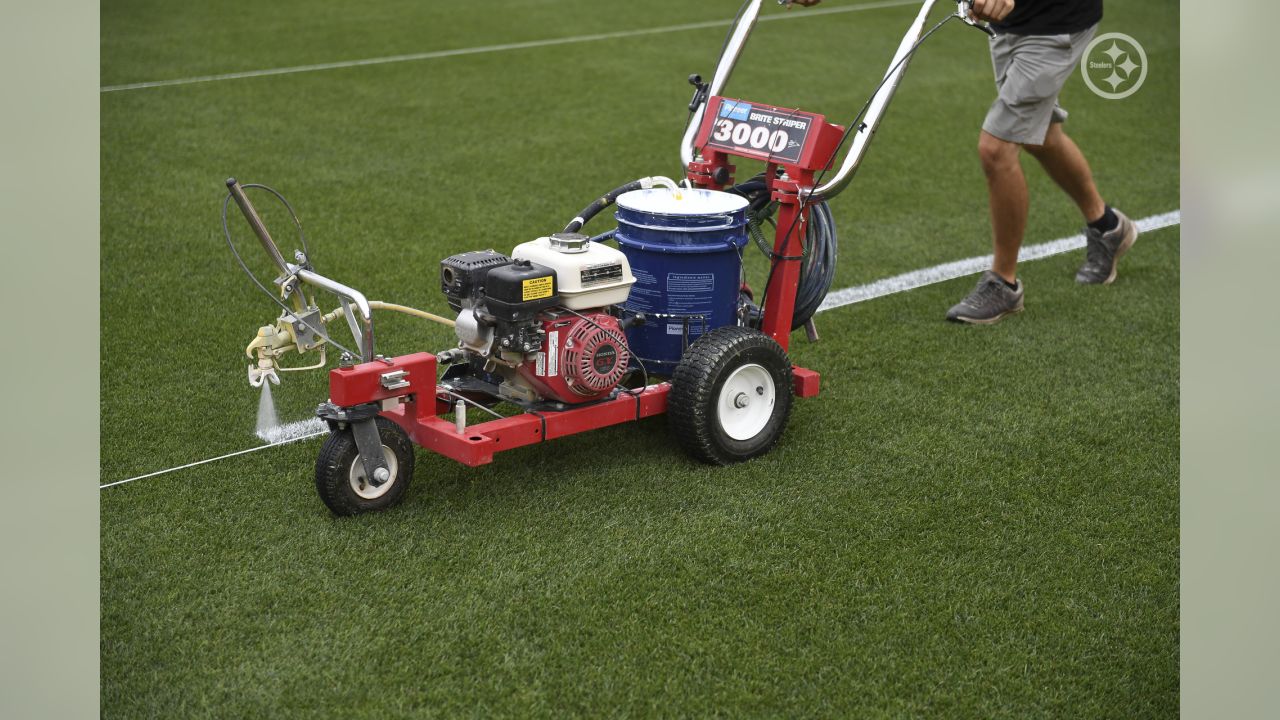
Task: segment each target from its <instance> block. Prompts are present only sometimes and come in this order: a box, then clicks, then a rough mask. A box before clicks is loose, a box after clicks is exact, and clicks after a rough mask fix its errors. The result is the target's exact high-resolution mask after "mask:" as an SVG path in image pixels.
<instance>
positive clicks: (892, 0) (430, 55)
mask: <svg viewBox="0 0 1280 720" xmlns="http://www.w3.org/2000/svg"><path fill="white" fill-rule="evenodd" d="M919 2H920V0H884V1H883V2H869V3H861V4H858V5H848V6H845V7H833V8H821V9H818V10H806V11H804V12H795V13H783V14H778V15H766V16H764V17H761V18H759V19H758V20H757V22H772V21H774V20H789V19H792V18H804V17H818V16H821V15H835V14H837V13H849V12H858V11H861V10H877V9H879V8H889V7H898V6H899V5H915V4H917V3H919ZM732 22H733V21H732V20H707V21H705V22H696V23H685V24H683V25H666V26H663V27H653V28H640V29H636V30H617V31H614V32H606V33H594V34H591V35H574V36H571V37H560V38H547V39H545V40H527V41H524V42H513V43H502V44H500V45H481V46H479V47H466V48H455V49H453V50H435V51H432V52H420V53H409V54H407V55H388V56H386V57H376V58H365V59H363V60H340V61H338V62H327V63H316V64H314V65H295V66H293V67H280V68H267V69H265V70H246V71H244V72H231V73H220V74H218V75H200V76H197V77H188V78H176V79H173V80H152V81H149V82H136V83H127V84H124V85H106V86H103V87H100V88H98V91H99V92H104V93H108V92H119V91H121V90H141V89H143V88H157V87H169V86H172V85H194V84H196V83H206V82H217V81H219V80H241V79H244V78H255V77H266V76H269V75H292V74H294V73H305V72H317V71H319V70H336V69H339V68H350V67H360V66H363V65H385V64H387V63H400V62H412V61H415V60H436V59H439V58H447V57H457V56H459V55H478V54H482V53H493V52H505V51H508V50H527V49H529V48H541V47H552V46H555V45H572V44H574V43H584V42H598V41H600V40H616V39H619V38H629V37H639V36H642V35H661V34H662V33H671V32H683V31H686V30H702V29H704V28H713V27H724V26H726V25H729V24H731V23H732Z"/></svg>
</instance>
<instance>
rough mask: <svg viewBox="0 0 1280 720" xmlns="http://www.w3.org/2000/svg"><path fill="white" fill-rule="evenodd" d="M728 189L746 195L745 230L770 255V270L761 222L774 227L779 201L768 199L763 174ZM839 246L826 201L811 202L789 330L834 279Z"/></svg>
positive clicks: (769, 241) (805, 318)
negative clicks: (798, 282)
mask: <svg viewBox="0 0 1280 720" xmlns="http://www.w3.org/2000/svg"><path fill="white" fill-rule="evenodd" d="M729 191H730V192H733V193H737V194H738V195H741V196H743V197H745V198H746V199H747V202H748V205H747V232H748V234H750V236H751V239H752V240H754V241H755V244H756V247H758V248H759V249H760V251H761V252H763V253H764V254H765V256H766V257H768V258H769V261H770V264H771V266H770V274H772V263H774V262H776V260H777V257H776V255H775V254H774V252H773V237H772V236H771V235H769V236H766V234H765V230H764V226H765V225H768V226H769V227H771V228H774V227H776V223H775V222H774V219H773V215H774V213H775V212H776V211H777V209H778V204H777V203H776V202H773V201H772V200H771V199H770V197H769V189H768V188H767V187H765V183H764V176H763V175H757V176H756V177H754V178H751V179H750V180H748V181H746V182H744V183H741V184H738V185H735V186H733V187H732V188H730V189H729ZM838 249H839V237H838V236H837V234H836V222H835V218H834V217H832V215H831V208H830V207H829V206H828V205H827V203H826V202H825V201H824V202H819V203H814V204H812V205H810V206H809V222H808V223H807V225H806V226H805V238H804V259H803V260H802V261H801V265H800V284H799V287H797V288H796V305H795V311H794V312H793V313H792V316H791V329H792V330H798V329H799V328H802V327H804V324H805V323H807V322H809V319H810V318H812V317H813V315H814V313H816V312H818V308H819V307H820V306H821V305H822V301H823V300H825V299H826V297H827V292H829V291H830V290H831V283H832V281H833V280H835V275H836V260H837V257H838ZM762 299H763V298H762Z"/></svg>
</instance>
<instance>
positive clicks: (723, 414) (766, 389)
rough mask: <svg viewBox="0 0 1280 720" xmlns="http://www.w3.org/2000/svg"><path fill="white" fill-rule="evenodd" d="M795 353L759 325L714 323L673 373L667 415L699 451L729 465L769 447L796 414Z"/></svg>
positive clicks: (693, 451) (690, 448)
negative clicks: (718, 325)
mask: <svg viewBox="0 0 1280 720" xmlns="http://www.w3.org/2000/svg"><path fill="white" fill-rule="evenodd" d="M791 400H792V389H791V359H790V358H788V357H787V353H786V351H785V350H783V349H782V346H780V345H778V343H777V342H775V341H774V340H773V338H771V337H769V336H768V335H765V334H764V333H762V332H760V331H759V330H753V329H751V328H745V327H737V326H729V327H721V328H716V329H715V330H712V331H711V332H709V333H707V334H706V335H703V336H702V337H700V338H698V340H697V341H696V342H694V343H693V345H691V346H690V347H689V349H688V350H686V351H685V353H684V356H683V357H682V358H681V359H680V364H679V365H677V366H676V371H675V374H674V375H672V378H671V395H670V397H669V398H668V401H667V402H668V406H667V415H668V416H669V424H670V427H671V429H672V431H673V432H674V433H675V437H676V441H677V442H678V443H679V444H680V446H681V447H683V448H684V450H685V451H686V452H688V453H689V454H690V455H692V456H693V457H695V458H697V459H698V460H701V461H702V462H705V463H709V464H712V465H729V464H732V463H738V462H743V461H744V460H750V459H752V458H755V457H759V456H761V455H764V454H765V453H767V452H769V450H771V449H772V448H773V446H774V445H775V444H777V442H778V439H779V438H780V437H782V432H783V430H785V429H786V426H787V418H788V417H789V416H790V415H791Z"/></svg>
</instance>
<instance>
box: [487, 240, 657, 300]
mask: <svg viewBox="0 0 1280 720" xmlns="http://www.w3.org/2000/svg"><path fill="white" fill-rule="evenodd" d="M511 257H513V258H515V259H516V260H528V261H530V262H534V263H537V264H538V265H544V266H546V267H549V268H551V269H553V270H555V272H556V290H557V292H558V293H559V296H560V304H561V305H563V306H564V307H567V308H569V309H570V310H586V309H589V308H600V307H604V306H606V305H618V304H621V303H624V302H626V301H627V295H628V293H629V292H630V291H631V286H632V284H634V283H635V281H636V279H635V276H633V275H632V274H631V262H630V261H629V260H628V259H627V256H626V255H624V254H623V253H622V252H621V251H620V250H616V249H614V248H611V247H609V246H608V245H603V244H601V243H593V242H591V241H590V239H589V238H588V237H587V236H586V235H582V234H579V233H556V234H555V235H551V236H549V237H540V238H538V239H537V240H531V241H530V242H527V243H522V244H520V245H517V246H516V248H515V250H513V251H512V252H511Z"/></svg>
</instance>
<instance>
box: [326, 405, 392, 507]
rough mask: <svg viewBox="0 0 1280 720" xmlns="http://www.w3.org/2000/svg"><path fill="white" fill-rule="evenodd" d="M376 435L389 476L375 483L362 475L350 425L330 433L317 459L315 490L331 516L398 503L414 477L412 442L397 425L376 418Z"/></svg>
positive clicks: (381, 418)
mask: <svg viewBox="0 0 1280 720" xmlns="http://www.w3.org/2000/svg"><path fill="white" fill-rule="evenodd" d="M375 422H376V423H377V425H378V436H379V437H380V438H381V439H382V452H383V454H384V455H385V456H386V458H387V470H388V471H389V472H390V474H391V476H390V477H389V478H387V481H386V482H385V483H383V484H381V485H377V486H375V485H374V484H373V483H371V482H369V478H368V477H367V476H366V475H365V471H364V463H363V462H361V461H360V451H359V449H357V448H356V439H355V436H354V435H352V434H351V428H345V429H343V430H336V431H334V432H332V433H330V434H329V437H328V439H326V440H325V441H324V446H323V447H321V448H320V457H318V458H316V491H317V492H318V493H320V499H321V500H323V501H324V504H325V505H326V506H327V507H328V508H329V510H330V511H332V512H333V514H334V515H358V514H360V513H366V512H374V511H377V510H386V509H387V508H389V507H391V506H392V505H395V504H396V503H398V502H400V500H401V499H402V498H403V497H404V493H405V490H407V489H408V488H409V481H410V480H412V479H413V443H412V442H411V441H410V440H409V436H408V434H406V433H405V431H404V430H403V429H402V428H401V427H400V426H399V425H397V424H395V423H393V422H391V421H390V420H388V419H386V418H383V417H379V418H376V419H375Z"/></svg>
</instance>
